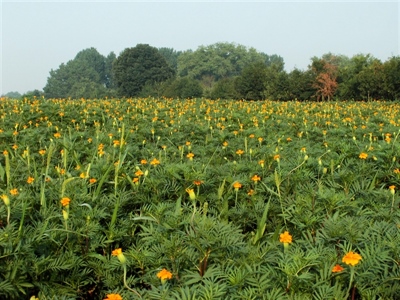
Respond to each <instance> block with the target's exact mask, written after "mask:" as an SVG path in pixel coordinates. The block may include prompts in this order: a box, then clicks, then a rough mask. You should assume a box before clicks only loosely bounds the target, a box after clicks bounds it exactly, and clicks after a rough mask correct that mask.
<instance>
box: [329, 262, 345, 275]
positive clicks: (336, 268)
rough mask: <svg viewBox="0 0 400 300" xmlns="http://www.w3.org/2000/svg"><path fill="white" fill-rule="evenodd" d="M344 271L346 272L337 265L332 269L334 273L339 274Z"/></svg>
mask: <svg viewBox="0 0 400 300" xmlns="http://www.w3.org/2000/svg"><path fill="white" fill-rule="evenodd" d="M343 270H344V268H343V267H342V266H341V265H339V264H336V265H335V266H334V267H333V268H332V273H339V272H342V271H343Z"/></svg>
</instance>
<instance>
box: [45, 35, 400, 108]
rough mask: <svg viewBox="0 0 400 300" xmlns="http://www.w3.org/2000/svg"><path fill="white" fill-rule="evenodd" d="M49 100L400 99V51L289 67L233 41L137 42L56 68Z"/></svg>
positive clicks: (327, 57) (328, 57)
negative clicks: (188, 44) (191, 46)
mask: <svg viewBox="0 0 400 300" xmlns="http://www.w3.org/2000/svg"><path fill="white" fill-rule="evenodd" d="M43 94H44V96H45V97H46V98H82V97H83V98H104V97H109V98H111V97H148V96H153V97H161V96H164V97H171V98H177V97H179V98H190V97H206V98H210V99H245V100H263V99H271V100H282V101H285V100H299V101H303V100H316V101H324V100H333V99H335V100H370V99H385V100H398V99H400V57H399V56H393V57H391V58H389V59H388V60H386V61H384V62H382V61H380V60H379V59H377V58H374V57H373V56H372V55H370V54H366V55H365V54H358V55H355V56H353V57H351V58H349V57H347V56H344V55H334V54H332V53H327V54H324V55H322V56H321V57H312V58H311V59H310V64H309V65H308V67H307V69H306V70H299V69H297V68H295V69H294V70H292V71H290V72H287V71H285V69H284V60H283V58H282V57H280V56H278V55H276V54H274V55H268V54H265V53H263V52H259V51H257V50H256V49H254V48H247V47H245V46H243V45H238V44H234V43H216V44H212V45H208V46H200V47H198V48H197V49H196V50H195V51H193V50H187V51H176V50H174V49H173V48H155V47H152V46H150V45H148V44H138V45H136V46H135V47H132V48H126V49H125V50H123V51H122V52H121V53H120V54H119V55H118V56H116V55H115V54H114V53H113V52H111V53H110V54H108V55H107V56H103V55H102V54H100V53H99V52H98V51H97V50H96V49H95V48H89V49H85V50H82V51H80V52H79V53H78V54H77V55H76V56H75V58H74V59H72V60H70V61H68V62H67V63H62V64H61V65H60V66H59V68H58V69H56V70H51V71H50V75H49V77H48V79H47V83H46V86H45V87H44V88H43Z"/></svg>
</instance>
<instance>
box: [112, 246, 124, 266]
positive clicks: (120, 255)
mask: <svg viewBox="0 0 400 300" xmlns="http://www.w3.org/2000/svg"><path fill="white" fill-rule="evenodd" d="M111 255H112V256H116V257H117V258H118V260H119V262H120V263H121V264H125V263H126V258H125V256H124V254H123V253H122V249H121V248H117V249H115V250H113V251H112V252H111Z"/></svg>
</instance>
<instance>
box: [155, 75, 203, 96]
mask: <svg viewBox="0 0 400 300" xmlns="http://www.w3.org/2000/svg"><path fill="white" fill-rule="evenodd" d="M163 95H164V96H165V97H168V98H181V99H185V98H197V97H201V96H202V95H203V89H202V87H201V85H200V83H199V82H198V81H197V80H195V79H192V78H189V77H183V78H177V79H175V80H174V81H172V82H171V83H169V84H168V85H167V87H166V88H165V90H164V92H163Z"/></svg>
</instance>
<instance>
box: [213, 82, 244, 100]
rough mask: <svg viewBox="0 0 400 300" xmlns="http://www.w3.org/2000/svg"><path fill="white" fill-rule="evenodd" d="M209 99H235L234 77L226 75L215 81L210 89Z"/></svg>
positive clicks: (236, 96)
mask: <svg viewBox="0 0 400 300" xmlns="http://www.w3.org/2000/svg"><path fill="white" fill-rule="evenodd" d="M210 98H211V99H237V98H238V94H237V92H236V90H235V77H226V78H222V79H221V80H219V81H217V82H216V83H215V85H214V86H213V88H212V90H211V95H210Z"/></svg>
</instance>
